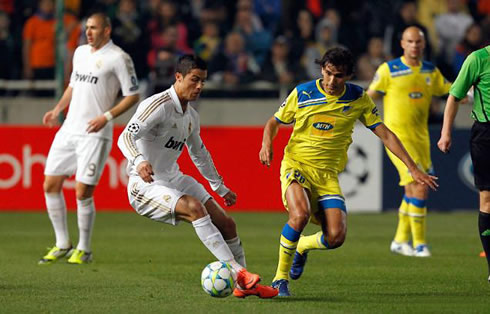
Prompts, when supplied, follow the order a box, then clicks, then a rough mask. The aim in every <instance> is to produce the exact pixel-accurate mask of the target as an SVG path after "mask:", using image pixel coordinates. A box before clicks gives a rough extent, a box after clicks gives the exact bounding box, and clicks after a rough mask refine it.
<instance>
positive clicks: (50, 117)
mask: <svg viewBox="0 0 490 314" xmlns="http://www.w3.org/2000/svg"><path fill="white" fill-rule="evenodd" d="M57 122H58V113H57V112H56V111H55V110H54V109H53V110H50V111H48V112H46V113H45V114H44V116H43V124H44V125H46V126H49V127H53V126H55V125H56V124H57Z"/></svg>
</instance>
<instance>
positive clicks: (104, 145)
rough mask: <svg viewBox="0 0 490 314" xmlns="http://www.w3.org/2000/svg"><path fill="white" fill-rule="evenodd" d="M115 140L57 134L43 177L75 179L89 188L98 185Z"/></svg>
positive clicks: (60, 132)
mask: <svg viewBox="0 0 490 314" xmlns="http://www.w3.org/2000/svg"><path fill="white" fill-rule="evenodd" d="M111 146H112V140H108V139H105V138H99V137H93V136H86V135H73V134H68V133H65V132H62V131H58V133H56V136H55V138H54V140H53V143H52V144H51V148H50V149H49V153H48V158H47V160H46V167H45V169H44V175H46V176H62V175H66V176H72V175H73V174H76V175H75V180H76V181H77V182H81V183H84V184H87V185H96V184H97V182H99V179H100V176H101V175H102V171H103V170H104V165H105V162H106V160H107V157H108V156H109V153H110V151H111Z"/></svg>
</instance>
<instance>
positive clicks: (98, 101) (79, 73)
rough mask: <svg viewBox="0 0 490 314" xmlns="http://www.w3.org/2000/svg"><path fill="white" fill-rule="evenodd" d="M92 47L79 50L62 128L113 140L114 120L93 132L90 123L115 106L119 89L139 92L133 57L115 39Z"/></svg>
mask: <svg viewBox="0 0 490 314" xmlns="http://www.w3.org/2000/svg"><path fill="white" fill-rule="evenodd" d="M91 49H92V47H91V46H90V45H82V46H80V47H78V48H77V49H76V50H75V54H74V56H73V72H72V73H71V78H70V87H72V88H73V93H72V98H71V102H70V107H69V109H68V115H67V117H66V120H65V122H64V123H63V126H62V130H63V131H65V132H67V133H70V134H78V135H87V134H88V135H91V136H96V137H103V138H108V139H112V129H113V123H112V121H109V123H107V124H106V125H105V127H103V128H102V129H101V130H100V131H98V132H96V133H90V134H89V133H87V131H86V129H87V124H88V122H89V121H90V120H92V119H93V118H95V117H97V116H99V115H101V114H103V113H104V112H106V111H107V110H109V109H111V108H112V106H114V101H115V100H116V97H117V93H118V92H119V89H121V90H122V95H123V96H128V95H134V94H137V93H138V79H137V78H136V72H135V70H134V66H133V61H132V60H131V57H130V56H129V55H128V54H127V53H125V52H124V51H123V50H122V49H121V48H119V47H118V46H116V45H114V44H113V43H112V41H111V40H110V41H109V42H108V43H107V44H105V45H104V46H103V47H101V48H100V49H98V50H97V51H95V52H92V51H91Z"/></svg>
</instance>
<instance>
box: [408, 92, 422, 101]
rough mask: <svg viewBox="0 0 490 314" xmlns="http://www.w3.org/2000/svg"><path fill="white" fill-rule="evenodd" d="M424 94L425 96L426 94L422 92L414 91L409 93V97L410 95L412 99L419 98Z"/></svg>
mask: <svg viewBox="0 0 490 314" xmlns="http://www.w3.org/2000/svg"><path fill="white" fill-rule="evenodd" d="M422 96H424V94H422V93H420V92H412V93H410V94H408V97H410V98H412V99H419V98H422Z"/></svg>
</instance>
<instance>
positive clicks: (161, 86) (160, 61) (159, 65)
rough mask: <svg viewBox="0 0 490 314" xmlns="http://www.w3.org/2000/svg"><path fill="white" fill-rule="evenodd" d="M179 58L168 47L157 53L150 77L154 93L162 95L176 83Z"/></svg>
mask: <svg viewBox="0 0 490 314" xmlns="http://www.w3.org/2000/svg"><path fill="white" fill-rule="evenodd" d="M178 58H179V56H178V55H177V54H176V53H175V50H172V49H170V48H168V47H167V48H161V49H159V50H158V51H157V52H156V56H155V65H154V68H153V71H152V72H151V75H150V77H151V85H152V86H151V90H152V93H160V92H161V91H163V90H166V89H168V88H169V87H170V86H171V85H172V84H173V83H174V82H175V64H176V63H177V62H176V61H177V59H178Z"/></svg>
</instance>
